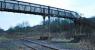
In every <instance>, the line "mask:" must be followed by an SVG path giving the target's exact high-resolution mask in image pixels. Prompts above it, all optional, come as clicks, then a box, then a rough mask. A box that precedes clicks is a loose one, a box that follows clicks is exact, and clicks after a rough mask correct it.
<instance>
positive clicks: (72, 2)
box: [0, 0, 95, 30]
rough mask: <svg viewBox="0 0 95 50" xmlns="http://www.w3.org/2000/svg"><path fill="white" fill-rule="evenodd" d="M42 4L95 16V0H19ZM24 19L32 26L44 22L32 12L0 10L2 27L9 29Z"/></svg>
mask: <svg viewBox="0 0 95 50" xmlns="http://www.w3.org/2000/svg"><path fill="white" fill-rule="evenodd" d="M19 1H25V2H31V3H36V4H42V5H47V6H52V7H57V8H62V9H68V10H72V11H76V12H78V13H81V14H82V16H83V17H91V16H95V0H19ZM23 21H25V22H28V23H29V24H30V26H33V25H37V24H39V23H41V22H42V17H39V16H37V15H30V14H27V15H26V14H21V13H9V12H7V13H6V12H0V27H1V28H3V29H5V30H7V29H8V28H9V27H12V26H15V25H17V24H18V23H22V22H23Z"/></svg>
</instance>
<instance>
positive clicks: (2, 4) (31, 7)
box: [0, 0, 80, 18]
mask: <svg viewBox="0 0 95 50" xmlns="http://www.w3.org/2000/svg"><path fill="white" fill-rule="evenodd" d="M0 10H1V11H9V12H17V13H28V14H36V15H44V14H45V15H46V16H51V17H52V16H53V17H54V16H55V17H61V18H79V17H80V16H79V14H78V13H77V12H74V11H70V10H65V9H60V8H54V7H50V6H45V5H39V4H34V3H28V2H21V1H7V0H6V1H4V0H0ZM48 11H49V12H48Z"/></svg>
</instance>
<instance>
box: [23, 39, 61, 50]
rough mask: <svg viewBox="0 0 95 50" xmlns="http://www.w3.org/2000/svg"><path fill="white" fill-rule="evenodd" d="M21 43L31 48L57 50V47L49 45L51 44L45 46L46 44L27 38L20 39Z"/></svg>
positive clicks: (33, 49) (32, 49) (34, 49)
mask: <svg viewBox="0 0 95 50" xmlns="http://www.w3.org/2000/svg"><path fill="white" fill-rule="evenodd" d="M22 41H23V44H24V45H25V46H26V47H28V48H31V50H59V49H57V48H54V47H51V46H47V45H43V44H40V43H37V42H34V41H29V40H25V39H22Z"/></svg>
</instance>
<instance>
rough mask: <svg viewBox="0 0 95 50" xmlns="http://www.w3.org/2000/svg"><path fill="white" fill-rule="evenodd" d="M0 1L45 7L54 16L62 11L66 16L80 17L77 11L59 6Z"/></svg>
mask: <svg viewBox="0 0 95 50" xmlns="http://www.w3.org/2000/svg"><path fill="white" fill-rule="evenodd" d="M0 2H5V3H10V4H18V5H24V6H29V7H33V6H34V7H36V8H43V9H45V10H47V11H51V12H52V13H54V14H55V15H56V16H57V15H58V14H60V13H64V14H65V15H66V16H69V15H70V16H71V17H74V18H79V17H80V15H79V14H78V13H77V12H74V11H70V10H65V9H60V8H55V7H50V6H45V5H40V4H35V3H28V2H23V1H0ZM51 12H50V13H51ZM55 12H56V13H55Z"/></svg>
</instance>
